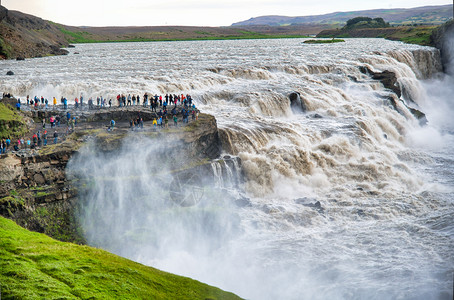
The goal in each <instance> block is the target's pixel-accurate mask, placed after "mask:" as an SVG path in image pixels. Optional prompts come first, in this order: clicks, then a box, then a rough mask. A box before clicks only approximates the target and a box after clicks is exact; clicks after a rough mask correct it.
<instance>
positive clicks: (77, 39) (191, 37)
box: [55, 24, 307, 44]
mask: <svg viewBox="0 0 454 300" xmlns="http://www.w3.org/2000/svg"><path fill="white" fill-rule="evenodd" d="M55 25H56V26H58V28H59V29H60V31H61V32H62V33H63V34H65V37H66V39H67V41H68V42H69V43H74V44H81V43H84V44H85V43H125V42H173V41H205V40H242V39H283V38H307V36H305V35H279V34H275V35H268V34H262V33H258V32H254V31H246V30H238V31H237V32H238V34H237V35H233V34H232V35H215V34H212V33H209V32H204V31H194V32H187V35H188V37H185V38H172V37H168V38H163V37H160V38H144V37H137V36H135V37H134V36H131V37H125V36H117V38H116V39H94V38H92V35H91V34H90V33H89V32H74V31H69V30H67V29H65V28H64V27H63V26H61V25H57V24H55ZM178 31H180V32H183V31H182V30H178ZM197 34H199V35H203V36H195V35H197Z"/></svg>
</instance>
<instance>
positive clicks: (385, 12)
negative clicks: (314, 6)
mask: <svg viewBox="0 0 454 300" xmlns="http://www.w3.org/2000/svg"><path fill="white" fill-rule="evenodd" d="M355 17H369V18H379V17H380V18H383V19H385V21H386V22H389V23H390V24H391V25H405V24H437V25H440V24H443V23H445V22H447V21H448V20H449V19H450V18H452V5H440V6H423V7H415V8H396V9H374V10H361V11H350V12H334V13H330V14H324V15H314V16H301V17H287V16H260V17H256V18H251V19H249V20H246V21H241V22H237V23H233V24H232V26H250V25H271V26H282V25H289V24H331V25H337V24H342V26H343V24H345V22H347V20H349V19H352V18H355Z"/></svg>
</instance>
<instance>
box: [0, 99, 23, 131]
mask: <svg viewBox="0 0 454 300" xmlns="http://www.w3.org/2000/svg"><path fill="white" fill-rule="evenodd" d="M26 132H27V126H26V125H25V121H24V120H23V118H22V116H21V115H20V114H18V113H17V112H16V111H15V110H14V109H12V108H11V107H10V106H8V105H5V104H4V103H1V102H0V139H6V138H14V137H19V136H21V135H23V134H25V133H26Z"/></svg>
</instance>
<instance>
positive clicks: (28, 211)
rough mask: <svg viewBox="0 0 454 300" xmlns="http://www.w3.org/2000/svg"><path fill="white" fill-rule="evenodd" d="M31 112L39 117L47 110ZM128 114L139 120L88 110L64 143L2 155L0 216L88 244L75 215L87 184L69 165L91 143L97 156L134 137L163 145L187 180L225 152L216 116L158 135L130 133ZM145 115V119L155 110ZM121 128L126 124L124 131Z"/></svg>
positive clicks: (207, 168)
mask: <svg viewBox="0 0 454 300" xmlns="http://www.w3.org/2000/svg"><path fill="white" fill-rule="evenodd" d="M137 109H139V108H137ZM141 110H143V109H141ZM28 114H29V115H30V116H31V117H33V118H35V119H38V118H41V117H42V116H43V114H45V112H43V111H41V112H40V111H34V112H29V113H28ZM130 114H132V115H134V116H137V111H134V110H129V111H128V110H126V109H112V110H106V111H104V112H94V113H90V112H84V113H81V114H80V115H79V116H78V117H80V119H79V125H78V127H77V128H76V131H75V132H74V133H72V134H70V135H68V136H67V137H66V139H65V140H64V141H63V142H61V143H58V144H55V145H49V146H46V147H43V148H41V149H39V150H20V151H16V152H10V153H7V154H6V155H5V154H3V155H1V156H0V182H1V185H0V215H3V216H5V217H7V218H10V219H13V220H15V221H16V222H17V223H18V224H19V225H21V226H23V227H25V228H27V229H30V230H33V231H37V232H42V233H45V234H47V235H49V236H52V237H54V238H57V239H59V240H62V241H72V242H78V243H84V238H83V236H82V234H81V233H80V229H79V225H78V222H77V218H76V217H75V214H77V210H78V209H79V198H78V195H79V193H80V192H83V190H84V189H86V186H87V185H86V184H85V183H84V182H81V181H80V178H78V176H77V175H76V176H74V175H68V174H67V171H66V167H67V164H68V162H69V161H70V160H71V159H72V158H73V157H76V156H78V155H79V151H82V149H84V148H85V146H86V145H88V144H90V145H91V147H94V148H93V149H94V151H96V153H98V152H103V153H106V156H107V157H108V155H115V153H116V151H117V150H118V149H120V148H121V147H122V144H123V141H124V140H125V139H128V138H131V135H134V136H135V138H136V139H139V140H140V139H143V138H149V139H152V140H155V141H156V142H159V143H163V142H165V143H166V146H167V147H168V148H167V150H166V151H167V153H168V154H169V157H170V159H171V160H172V161H181V157H184V158H185V163H184V167H182V165H181V164H177V165H175V168H174V169H173V170H170V171H171V172H173V173H174V174H178V176H183V177H184V176H185V174H187V173H188V172H189V173H191V172H197V173H198V174H201V173H203V172H208V173H209V172H211V171H212V170H211V164H210V159H213V158H216V157H219V155H220V151H221V144H220V140H219V135H218V129H217V125H216V119H215V118H214V117H212V116H210V115H206V114H200V116H199V120H198V121H192V122H190V123H189V124H188V125H186V126H184V127H183V126H182V127H179V128H175V129H174V128H170V129H166V130H161V131H156V130H153V129H152V127H151V126H150V125H147V126H150V127H149V130H143V131H141V132H134V133H132V132H131V131H130V130H129V128H128V125H127V124H128V120H130ZM141 114H142V115H143V116H146V115H147V114H151V112H148V111H147V112H142V113H141ZM113 115H115V116H116V121H117V123H118V124H119V125H120V126H118V128H116V129H115V130H114V131H107V130H106V126H105V125H106V124H108V122H105V121H104V120H110V118H111V117H112V116H113ZM150 123H151V122H150ZM121 124H123V125H124V126H123V127H121ZM182 153H184V155H182ZM87 171H89V170H87ZM211 175H212V174H211Z"/></svg>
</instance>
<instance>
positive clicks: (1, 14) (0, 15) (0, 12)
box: [0, 5, 8, 22]
mask: <svg viewBox="0 0 454 300" xmlns="http://www.w3.org/2000/svg"><path fill="white" fill-rule="evenodd" d="M7 16H8V10H7V9H6V8H4V7H3V6H1V5H0V22H1V21H3V20H4V19H5V18H6V17H7Z"/></svg>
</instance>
